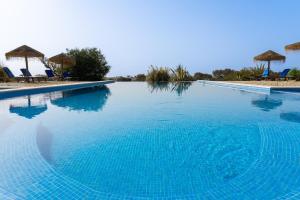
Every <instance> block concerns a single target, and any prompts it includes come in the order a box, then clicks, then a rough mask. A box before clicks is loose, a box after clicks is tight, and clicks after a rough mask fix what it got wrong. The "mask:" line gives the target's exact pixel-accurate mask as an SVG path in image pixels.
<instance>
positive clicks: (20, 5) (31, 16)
mask: <svg viewBox="0 0 300 200" xmlns="http://www.w3.org/2000/svg"><path fill="white" fill-rule="evenodd" d="M0 4H1V12H0V24H1V29H0V30H1V31H0V36H1V37H0V44H1V45H0V47H1V48H0V60H1V61H2V62H3V63H5V64H6V65H8V66H10V67H11V68H13V71H14V72H16V71H18V69H19V68H20V67H23V66H22V65H24V63H23V62H12V61H6V60H5V57H4V53H5V52H6V51H9V50H12V49H14V48H15V47H18V46H20V45H22V44H27V45H30V46H32V47H33V48H36V49H37V50H39V51H41V52H43V53H45V55H46V56H48V57H50V56H52V55H54V54H57V53H60V52H62V51H64V50H65V49H66V48H74V47H79V48H83V47H98V48H100V49H101V50H102V51H103V53H104V54H105V56H106V58H107V60H108V62H109V64H110V65H111V66H112V70H111V72H110V74H109V75H111V76H114V75H128V74H130V75H134V74H137V73H145V72H146V71H147V69H148V67H149V66H150V65H151V64H153V65H158V66H174V65H177V64H183V65H184V66H186V68H187V69H188V70H189V71H191V72H192V73H194V72H197V71H201V72H211V71H212V70H213V69H216V68H222V67H232V68H236V69H238V68H241V67H245V66H253V65H255V63H253V56H255V55H257V54H259V53H262V52H263V51H266V50H268V49H272V50H275V51H278V52H279V53H282V54H286V53H285V51H284V48H283V47H284V46H285V45H286V44H289V43H293V42H298V41H300V12H299V8H300V1H298V0H285V1H283V0H278V1H276V0H264V1H261V0H251V1H242V0H218V1H217V0H207V1H202V0H189V1H188V0H187V1H182V0H149V1H141V0H126V1H125V0H122V1H121V0H85V1H84V0H64V1H60V0H44V1H43V0H10V1H2V2H1V3H0ZM30 64H31V68H30V69H31V71H33V73H40V72H42V71H43V68H42V65H41V64H39V63H35V62H31V63H30ZM285 66H294V67H296V66H298V67H300V53H298V54H294V53H289V54H287V62H286V63H285V64H284V65H283V64H280V65H279V64H275V65H274V66H273V69H275V70H280V69H281V68H283V67H285Z"/></svg>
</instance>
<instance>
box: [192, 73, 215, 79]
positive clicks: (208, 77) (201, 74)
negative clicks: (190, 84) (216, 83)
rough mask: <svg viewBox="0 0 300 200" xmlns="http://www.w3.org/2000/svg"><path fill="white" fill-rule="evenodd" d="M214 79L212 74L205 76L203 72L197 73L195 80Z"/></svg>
mask: <svg viewBox="0 0 300 200" xmlns="http://www.w3.org/2000/svg"><path fill="white" fill-rule="evenodd" d="M212 78H213V77H212V75H211V74H204V73H201V72H196V73H195V74H194V80H212Z"/></svg>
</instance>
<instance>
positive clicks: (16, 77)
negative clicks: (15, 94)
mask: <svg viewBox="0 0 300 200" xmlns="http://www.w3.org/2000/svg"><path fill="white" fill-rule="evenodd" d="M2 69H3V71H4V73H5V74H6V76H7V77H8V78H9V79H15V80H16V81H18V82H19V81H20V80H21V79H24V77H20V76H15V75H14V74H13V73H12V72H11V71H10V69H9V68H8V67H3V68H2Z"/></svg>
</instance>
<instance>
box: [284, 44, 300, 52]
mask: <svg viewBox="0 0 300 200" xmlns="http://www.w3.org/2000/svg"><path fill="white" fill-rule="evenodd" d="M285 50H286V51H300V42H296V43H294V44H289V45H286V46H285Z"/></svg>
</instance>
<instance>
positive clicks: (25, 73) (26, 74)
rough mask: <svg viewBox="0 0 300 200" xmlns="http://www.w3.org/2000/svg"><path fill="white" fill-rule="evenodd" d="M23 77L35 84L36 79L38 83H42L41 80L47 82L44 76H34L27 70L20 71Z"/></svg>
mask: <svg viewBox="0 0 300 200" xmlns="http://www.w3.org/2000/svg"><path fill="white" fill-rule="evenodd" d="M20 70H21V72H22V74H23V76H24V77H25V78H26V79H27V81H30V80H32V82H34V80H35V79H36V80H37V81H38V82H40V81H41V80H45V77H44V76H32V75H31V73H30V71H29V70H27V69H26V68H23V69H20Z"/></svg>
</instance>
